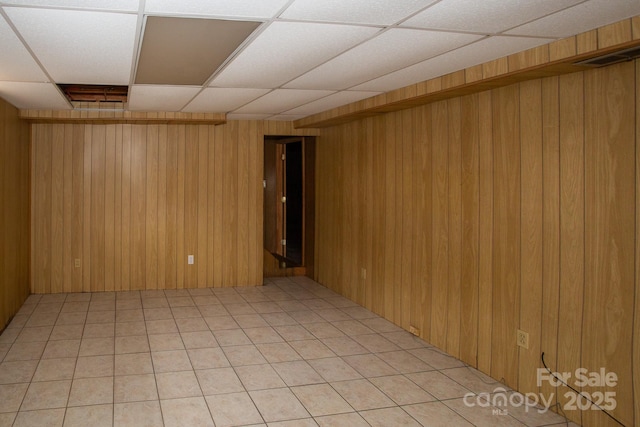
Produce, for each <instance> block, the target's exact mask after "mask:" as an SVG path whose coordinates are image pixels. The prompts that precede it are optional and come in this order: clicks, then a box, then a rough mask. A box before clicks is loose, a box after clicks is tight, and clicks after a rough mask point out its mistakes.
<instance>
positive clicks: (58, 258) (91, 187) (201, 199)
mask: <svg viewBox="0 0 640 427" xmlns="http://www.w3.org/2000/svg"><path fill="white" fill-rule="evenodd" d="M32 132H33V137H32V138H33V153H32V164H33V186H32V198H33V207H32V209H33V221H32V230H33V235H32V237H33V251H32V275H33V277H32V285H31V289H32V292H34V293H54V292H83V291H119V290H134V289H174V288H196V287H213V286H244V285H260V284H262V262H263V249H262V191H263V188H262V179H263V177H262V169H263V159H262V155H263V148H262V145H263V138H264V135H265V134H271V135H273V134H276V135H295V134H296V133H298V134H299V133H300V132H295V131H293V129H292V127H291V125H290V124H288V123H279V122H278V123H273V124H271V123H268V122H259V121H231V122H229V123H228V124H225V125H219V126H213V125H180V124H176V125H172V124H168V125H167V124H159V125H155V124H150V125H132V124H106V125H105V124H87V125H83V124H33V125H32ZM305 132H306V133H307V134H312V133H313V131H305ZM188 255H194V257H195V264H193V265H188V264H187V256H188ZM76 260H79V261H78V262H79V264H76ZM76 265H79V266H76Z"/></svg>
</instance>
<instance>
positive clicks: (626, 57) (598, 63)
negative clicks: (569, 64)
mask: <svg viewBox="0 0 640 427" xmlns="http://www.w3.org/2000/svg"><path fill="white" fill-rule="evenodd" d="M636 58H640V46H636V47H632V48H629V49H624V50H619V51H617V52H613V53H608V54H606V55H602V56H597V57H595V58H590V59H585V60H584V61H580V62H576V63H575V65H584V66H587V67H604V66H605V65H611V64H617V63H618V62H625V61H631V60H633V59H636Z"/></svg>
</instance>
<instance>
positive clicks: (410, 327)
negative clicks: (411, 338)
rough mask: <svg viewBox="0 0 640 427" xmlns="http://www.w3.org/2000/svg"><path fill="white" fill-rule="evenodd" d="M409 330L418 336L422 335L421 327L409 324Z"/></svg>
mask: <svg viewBox="0 0 640 427" xmlns="http://www.w3.org/2000/svg"><path fill="white" fill-rule="evenodd" d="M409 332H411V333H412V334H413V335H415V336H417V337H419V336H420V329H418V328H416V327H415V326H409Z"/></svg>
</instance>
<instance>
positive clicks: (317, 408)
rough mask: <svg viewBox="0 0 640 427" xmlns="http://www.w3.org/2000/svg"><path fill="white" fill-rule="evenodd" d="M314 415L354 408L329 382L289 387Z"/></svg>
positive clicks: (338, 412) (343, 411)
mask: <svg viewBox="0 0 640 427" xmlns="http://www.w3.org/2000/svg"><path fill="white" fill-rule="evenodd" d="M291 391H293V393H294V394H295V395H296V396H297V398H298V400H300V402H302V404H303V405H304V407H305V408H306V409H307V411H309V413H310V414H311V415H313V416H314V417H317V416H322V415H334V414H341V413H345V412H353V411H354V409H353V408H352V407H351V405H349V404H348V403H347V401H346V400H344V399H343V398H342V396H340V395H339V394H338V393H337V392H336V391H335V390H334V389H333V387H331V386H330V385H329V384H326V383H325V384H315V385H306V386H300V387H293V388H292V389H291Z"/></svg>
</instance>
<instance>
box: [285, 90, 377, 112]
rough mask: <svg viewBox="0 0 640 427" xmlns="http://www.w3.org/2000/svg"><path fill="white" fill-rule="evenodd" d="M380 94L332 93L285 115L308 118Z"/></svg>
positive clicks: (346, 91) (358, 92)
mask: <svg viewBox="0 0 640 427" xmlns="http://www.w3.org/2000/svg"><path fill="white" fill-rule="evenodd" d="M379 94H380V92H364V91H353V90H345V91H341V92H337V93H334V94H333V95H329V96H326V97H324V98H321V99H318V100H317V101H313V102H310V103H308V104H305V105H303V106H300V107H297V108H294V109H292V110H289V111H286V112H285V114H294V115H296V114H302V115H305V116H308V115H309V114H316V113H321V112H323V111H326V110H330V109H332V108H335V107H340V106H341V105H345V104H349V103H351V102H356V101H360V100H362V99H365V98H370V97H372V96H375V95H379Z"/></svg>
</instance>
